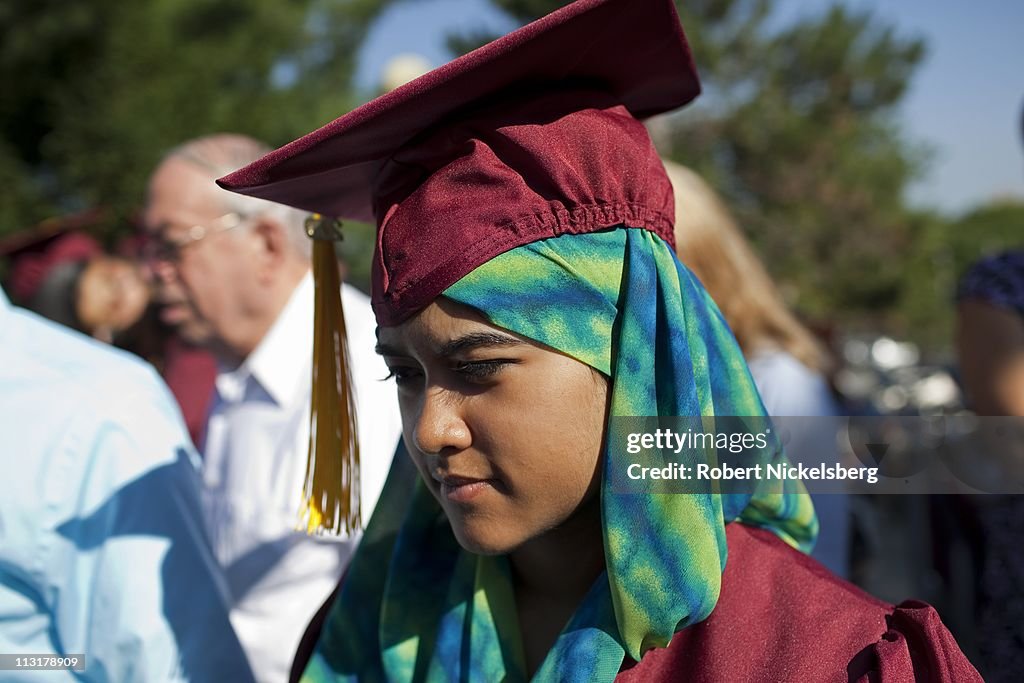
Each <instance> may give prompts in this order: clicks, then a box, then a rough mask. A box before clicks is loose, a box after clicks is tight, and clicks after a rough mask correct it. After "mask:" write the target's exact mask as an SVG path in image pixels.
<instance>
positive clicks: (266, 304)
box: [211, 263, 309, 367]
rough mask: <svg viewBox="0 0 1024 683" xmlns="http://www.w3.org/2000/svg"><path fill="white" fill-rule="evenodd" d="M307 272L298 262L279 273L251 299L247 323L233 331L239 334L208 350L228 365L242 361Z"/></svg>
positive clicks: (254, 346)
mask: <svg viewBox="0 0 1024 683" xmlns="http://www.w3.org/2000/svg"><path fill="white" fill-rule="evenodd" d="M308 271H309V267H308V264H298V263H297V264H293V265H292V266H291V267H289V268H287V269H285V270H283V271H282V272H280V273H278V275H277V278H276V280H275V282H274V284H273V286H272V287H270V288H268V289H264V290H263V291H262V292H260V293H259V295H258V296H256V297H255V298H254V299H253V301H251V302H250V307H249V315H248V316H247V320H246V322H244V323H242V324H239V325H238V326H237V327H236V330H235V331H236V332H240V333H241V334H238V335H237V336H236V337H235V339H233V340H231V341H230V342H227V341H225V342H224V343H223V344H221V345H219V347H218V348H214V349H211V350H212V351H213V353H214V354H215V355H217V356H218V357H219V358H220V359H221V361H222V362H223V363H225V364H226V365H228V366H229V367H234V366H237V365H239V364H241V363H242V362H244V361H245V359H246V358H248V357H249V356H250V355H251V354H252V352H253V351H255V350H256V347H258V346H259V345H260V343H261V342H262V341H263V339H264V338H265V337H266V336H267V334H268V333H269V332H270V329H271V328H272V327H273V326H274V323H276V322H277V319H278V318H280V317H281V314H282V313H283V312H284V309H285V307H286V306H287V305H288V302H289V301H290V300H291V298H292V295H294V294H295V289H296V288H297V287H298V286H299V283H300V282H302V278H303V277H305V275H306V273H307V272H308Z"/></svg>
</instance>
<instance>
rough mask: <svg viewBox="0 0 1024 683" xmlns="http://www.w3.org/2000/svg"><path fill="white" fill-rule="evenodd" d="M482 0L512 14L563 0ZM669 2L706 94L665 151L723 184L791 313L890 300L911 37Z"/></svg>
mask: <svg viewBox="0 0 1024 683" xmlns="http://www.w3.org/2000/svg"><path fill="white" fill-rule="evenodd" d="M492 2H494V4H495V5H497V6H498V7H500V8H501V9H503V10H505V11H506V12H508V13H509V14H510V15H511V16H513V17H514V18H516V19H517V20H519V21H523V22H525V21H528V20H531V19H534V18H536V17H537V16H540V15H542V14H544V13H547V12H549V11H551V10H553V9H555V8H556V7H558V6H560V5H563V4H566V3H565V2H560V1H558V0H492ZM677 7H678V9H679V12H680V17H681V19H682V22H683V25H684V27H685V29H686V33H687V37H688V39H689V41H690V44H691V48H692V49H693V52H694V57H695V60H696V63H697V66H698V69H699V71H700V73H701V78H702V82H703V85H704V95H703V96H702V97H701V98H700V99H699V100H698V103H697V104H696V105H695V106H692V107H690V108H689V109H687V110H685V111H684V112H683V113H682V114H679V115H674V116H672V117H669V118H668V119H667V121H664V122H660V123H659V124H657V125H656V126H655V127H654V132H655V139H656V141H657V142H658V144H659V147H660V148H661V150H662V152H663V153H664V154H665V155H666V156H669V157H671V158H674V159H675V160H677V161H680V162H682V163H684V164H686V165H689V166H691V167H693V168H695V169H696V170H697V171H698V172H700V173H701V174H703V175H704V176H705V177H706V178H708V179H709V181H711V182H712V184H713V185H714V186H716V187H717V188H718V189H719V191H720V192H722V194H723V195H724V196H725V197H726V199H727V201H728V203H729V204H730V206H731V207H732V208H733V210H734V211H735V212H736V214H737V215H738V217H739V218H740V222H741V224H742V225H743V226H744V227H745V229H746V231H747V233H748V235H749V236H750V237H751V239H752V241H753V242H754V243H755V244H756V245H757V246H758V248H759V250H760V252H761V254H762V255H763V257H764V259H765V262H766V265H767V266H768V268H769V270H770V271H771V272H772V273H773V275H774V276H775V277H776V279H777V280H778V282H779V284H780V285H781V288H782V290H783V292H784V293H785V294H786V295H787V298H789V299H790V302H791V303H792V304H794V305H795V306H796V308H797V309H798V310H799V311H800V312H802V313H803V314H805V315H807V316H809V317H812V318H815V319H819V320H830V321H834V322H839V323H848V324H857V323H858V322H861V323H862V322H864V321H865V320H869V319H870V320H872V321H876V320H877V317H878V316H877V314H878V312H879V310H882V311H891V310H894V307H895V306H896V305H897V304H898V302H899V300H900V297H901V292H902V290H903V288H904V286H905V284H906V283H905V280H904V275H903V263H904V261H905V259H907V258H909V256H910V255H911V253H912V252H913V249H914V243H913V239H912V237H913V234H914V225H915V219H914V218H913V216H911V215H910V214H909V213H908V212H907V210H906V209H905V207H904V203H903V191H904V189H905V187H906V185H907V184H908V182H910V180H912V179H913V178H914V177H915V174H916V173H917V172H918V171H919V170H920V169H921V168H922V165H923V162H924V161H925V155H924V153H923V152H922V150H921V149H920V148H918V147H915V146H914V145H911V144H908V143H907V141H906V140H905V139H904V137H903V135H902V133H901V131H900V130H899V128H898V127H897V126H896V124H895V123H894V117H893V110H894V107H895V106H896V105H897V104H898V103H899V101H900V99H901V98H902V96H903V94H904V92H905V91H906V88H907V85H908V82H909V79H910V76H911V75H912V73H913V71H914V69H915V67H916V66H917V65H918V64H919V62H920V60H921V59H922V57H923V55H924V45H923V43H922V41H920V40H917V39H906V38H903V37H900V36H898V35H897V34H896V32H895V31H894V29H893V28H892V27H891V26H887V25H885V24H883V23H881V22H879V21H877V20H876V19H875V18H873V17H872V15H871V14H869V13H867V12H856V11H851V10H848V9H844V8H843V7H842V6H838V5H837V6H834V7H832V8H831V9H828V10H827V11H825V12H824V13H821V14H817V15H812V16H804V17H802V18H799V19H797V20H796V21H794V22H791V23H790V24H789V25H787V26H783V27H781V28H776V27H775V26H776V24H777V22H775V23H773V21H772V19H773V17H772V9H773V3H772V2H771V0H687V1H686V2H678V3H677ZM481 38H482V36H461V37H460V36H457V37H455V39H453V40H452V41H450V44H451V45H452V47H453V48H456V49H460V50H464V49H466V48H468V47H472V46H474V45H476V44H479V42H481Z"/></svg>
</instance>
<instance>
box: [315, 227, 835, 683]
mask: <svg viewBox="0 0 1024 683" xmlns="http://www.w3.org/2000/svg"><path fill="white" fill-rule="evenodd" d="M445 296H447V297H449V298H451V299H453V300H454V301H457V302H459V303H462V304H465V305H468V306H472V307H473V308H476V309H477V310H479V311H481V312H482V313H483V314H484V315H485V316H486V317H487V318H488V319H489V320H490V321H491V322H492V323H493V324H494V325H497V326H498V327H502V328H505V329H507V330H510V331H512V332H515V333H517V334H520V335H522V336H524V337H528V338H530V339H533V340H535V341H538V342H541V343H543V344H546V345H547V346H549V347H552V348H554V349H557V350H559V351H561V352H563V353H565V354H567V355H569V356H572V357H573V358H576V359H577V360H579V361H581V362H583V363H586V364H588V365H590V366H592V367H594V368H596V369H597V370H599V371H601V372H602V373H604V374H605V375H606V376H608V377H609V382H610V402H611V405H610V415H611V416H613V417H614V416H653V415H682V416H687V415H689V416H697V415H704V416H722V415H741V416H758V415H763V414H764V408H763V406H762V405H761V401H760V398H759V397H758V395H757V392H756V390H755V388H754V383H753V381H752V380H751V378H750V374H749V372H748V370H747V367H746V363H745V362H744V360H743V356H742V354H741V352H740V350H739V347H738V346H737V344H736V342H735V340H734V339H733V337H732V334H731V333H730V332H729V329H728V327H727V326H726V324H725V322H724V320H723V319H722V316H721V314H720V313H719V312H718V309H717V308H716V307H715V305H714V303H713V302H712V301H711V299H710V298H709V297H708V295H707V293H706V292H705V291H704V289H703V287H701V285H700V284H699V283H698V281H697V280H696V278H695V277H694V276H693V275H692V274H691V273H690V272H689V271H688V270H687V269H686V268H685V267H684V266H683V265H681V264H680V263H679V261H678V259H677V258H676V256H675V254H674V253H673V251H672V249H671V248H670V247H669V246H668V245H667V244H666V243H665V242H664V241H663V240H662V239H661V238H659V237H657V236H656V235H654V234H653V233H651V232H648V231H646V230H642V229H629V228H619V229H612V230H606V231H602V232H596V233H589V234H584V235H563V236H559V237H553V238H550V239H546V240H542V241H539V242H534V243H531V244H527V245H524V246H521V247H518V248H516V249H513V250H511V251H509V252H506V253H504V254H502V255H500V256H498V257H496V258H493V259H491V260H490V261H488V262H487V263H485V264H483V265H481V266H479V267H478V268H477V269H476V270H474V271H473V272H471V273H470V274H469V275H467V276H465V277H463V278H462V279H461V280H459V281H458V282H457V283H455V284H454V285H452V286H451V287H449V288H448V289H447V290H446V291H445ZM605 449H606V450H605V457H604V463H603V480H602V490H601V506H602V526H603V531H604V546H605V562H606V570H605V572H604V573H603V574H602V575H601V576H600V577H598V579H597V581H596V582H595V583H594V585H593V586H592V587H591V589H590V591H589V593H588V594H587V596H586V597H585V598H584V600H583V602H582V603H581V604H580V605H579V607H578V608H577V610H576V612H575V613H574V614H573V616H572V618H571V619H570V620H569V623H568V624H567V625H566V627H565V628H564V629H563V631H562V632H561V634H560V635H559V636H558V639H557V640H556V642H555V644H554V645H553V646H552V648H551V650H550V651H549V652H548V655H547V657H546V659H545V660H544V661H543V663H542V664H541V666H540V667H539V669H538V670H537V671H536V673H535V674H534V676H533V680H534V681H545V682H547V681H610V680H612V679H613V678H614V677H615V675H616V674H617V673H618V671H619V669H620V667H621V665H622V662H623V658H624V657H625V656H628V657H630V658H632V659H634V660H639V659H640V657H641V656H642V655H643V653H644V652H645V651H647V650H648V649H650V648H652V647H663V646H666V645H667V644H668V643H669V641H670V640H671V639H672V636H673V634H674V633H675V632H676V631H678V630H680V629H682V628H685V627H686V626H688V625H690V624H694V623H697V622H699V621H701V620H702V619H704V618H706V617H707V616H708V615H709V614H710V613H711V610H712V609H713V608H714V606H715V603H716V602H717V600H718V594H719V590H720V587H721V578H722V571H723V569H724V567H725V562H726V541H725V525H726V523H728V522H731V521H734V520H738V521H740V522H744V523H748V524H754V525H757V526H761V527H765V528H768V529H770V530H772V531H773V532H775V533H776V534H777V535H778V536H780V537H781V538H782V539H784V540H785V541H787V542H788V543H790V544H791V545H794V546H796V547H799V548H801V549H803V550H807V549H809V547H810V545H811V544H812V543H813V540H814V536H815V534H816V531H817V523H816V520H815V517H814V511H813V509H812V507H811V503H810V499H809V496H807V495H806V494H805V493H804V489H803V487H802V485H801V484H799V483H798V482H797V483H789V484H786V485H785V487H784V488H783V489H779V488H778V487H774V489H773V490H768V489H767V488H765V489H763V490H762V489H760V488H758V489H756V490H755V492H754V493H753V495H750V494H749V493H747V494H728V495H724V494H666V493H660V494H656V493H644V494H631V495H622V494H617V493H615V492H613V491H612V489H611V484H610V483H609V482H610V480H611V474H610V473H611V471H612V468H613V467H615V466H616V465H618V466H621V465H622V463H616V462H614V460H616V458H621V457H622V456H621V454H617V452H616V450H614V449H609V448H608V446H607V444H606V446H605ZM515 614H516V612H515V602H514V595H513V592H512V586H511V578H510V573H509V567H508V564H507V561H506V560H505V558H500V557H499V558H492V557H481V556H477V555H473V554H471V553H468V552H466V551H464V550H462V549H461V547H460V546H459V544H458V542H457V541H456V540H455V538H454V536H453V534H452V532H451V529H450V527H449V525H448V522H447V520H446V519H445V517H444V513H443V512H442V510H441V507H440V505H439V504H438V503H437V502H436V500H435V499H434V498H433V496H432V495H431V494H430V492H429V491H428V489H427V487H426V486H425V485H424V484H423V482H421V481H420V480H419V477H418V475H417V473H416V471H415V468H414V467H413V465H412V464H411V462H410V459H409V458H408V457H405V456H404V454H402V455H400V456H398V457H396V461H395V464H394V466H393V467H392V471H391V474H390V476H389V479H388V482H387V484H386V485H385V488H384V492H383V493H382V495H381V498H380V501H379V502H378V504H377V508H376V512H375V513H374V516H373V519H372V520H371V522H370V524H369V526H368V528H367V530H366V534H365V536H364V538H363V541H362V543H361V545H360V548H359V550H358V552H357V554H356V556H355V558H354V560H353V562H352V565H351V567H350V569H349V572H348V575H347V578H346V580H345V584H344V586H343V587H342V590H341V593H340V596H339V598H338V599H337V601H336V602H335V604H334V606H333V608H332V610H331V613H330V615H329V617H328V619H327V622H326V623H325V626H324V630H323V632H322V634H321V637H320V641H319V643H318V644H317V648H316V651H315V652H314V654H313V657H312V659H311V660H310V663H309V665H308V667H307V668H306V671H305V674H304V676H303V681H306V682H309V683H326V682H327V681H341V680H360V681H384V680H387V681H403V682H405V681H431V682H433V681H498V680H505V681H513V682H514V681H525V680H526V675H525V667H524V664H523V662H522V660H521V655H520V654H519V653H520V652H521V648H519V647H518V646H517V641H518V638H519V634H518V632H517V631H516V627H515Z"/></svg>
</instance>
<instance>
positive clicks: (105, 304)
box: [0, 231, 149, 343]
mask: <svg viewBox="0 0 1024 683" xmlns="http://www.w3.org/2000/svg"><path fill="white" fill-rule="evenodd" d="M0 254H2V255H3V256H5V257H7V258H8V259H10V261H11V268H10V270H11V273H10V277H9V284H10V287H11V293H12V295H13V296H14V298H15V300H17V301H18V302H19V303H21V304H23V305H24V306H25V307H26V308H28V309H29V310H32V311H35V312H36V313H39V314H40V315H42V316H44V317H46V318H49V319H50V320H53V321H55V322H59V323H61V324H62V325H66V326H67V327H70V328H72V329H74V330H78V331H79V332H84V333H85V334H87V335H89V336H91V337H94V338H96V339H99V340H100V341H104V342H107V343H115V342H120V341H122V340H123V338H124V337H125V336H126V335H129V334H130V330H131V329H132V328H133V327H134V326H135V325H136V323H138V322H139V321H140V320H141V319H142V317H143V314H144V312H145V310H146V306H147V305H148V304H149V286H148V284H147V283H146V280H145V278H144V277H143V274H142V272H141V270H140V268H139V267H138V265H137V264H135V263H133V262H132V261H131V260H129V259H127V258H122V257H119V256H112V255H110V254H107V253H106V252H105V251H104V250H103V248H102V247H101V246H100V244H99V243H98V242H97V241H96V240H95V239H93V238H92V237H91V236H89V235H88V234H86V233H84V232H81V231H67V232H64V231H58V232H56V233H50V234H47V233H43V234H36V232H35V231H27V232H24V233H17V234H15V235H12V236H10V237H8V238H6V239H5V240H4V243H3V244H0Z"/></svg>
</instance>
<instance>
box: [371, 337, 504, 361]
mask: <svg viewBox="0 0 1024 683" xmlns="http://www.w3.org/2000/svg"><path fill="white" fill-rule="evenodd" d="M522 343H523V342H522V341H521V340H519V339H516V338H515V337H510V336H508V335H504V334H499V333H497V332H470V333H469V334H464V335H462V336H461V337H456V338H455V339H452V340H451V341H449V342H446V343H445V344H444V345H443V346H442V347H441V350H440V351H439V352H438V355H440V356H455V355H457V354H460V353H466V352H467V351H473V350H476V349H493V348H507V347H511V346H520V345H522ZM374 350H375V351H376V352H377V353H378V354H380V355H382V356H404V355H406V354H405V353H404V352H403V351H401V350H400V349H396V348H395V347H393V346H389V345H388V344H377V346H376V347H375V348H374Z"/></svg>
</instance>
